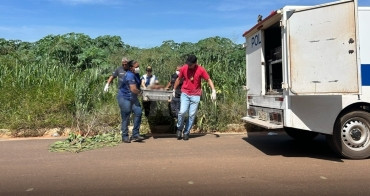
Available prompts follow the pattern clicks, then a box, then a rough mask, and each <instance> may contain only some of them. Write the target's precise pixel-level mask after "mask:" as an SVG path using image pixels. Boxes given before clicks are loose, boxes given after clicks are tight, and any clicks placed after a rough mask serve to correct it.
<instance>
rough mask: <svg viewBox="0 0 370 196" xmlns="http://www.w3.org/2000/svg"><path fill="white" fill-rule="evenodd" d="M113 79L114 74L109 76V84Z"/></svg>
mask: <svg viewBox="0 0 370 196" xmlns="http://www.w3.org/2000/svg"><path fill="white" fill-rule="evenodd" d="M113 79H114V77H113V76H109V78H108V81H107V84H110V83H111V82H112V81H113Z"/></svg>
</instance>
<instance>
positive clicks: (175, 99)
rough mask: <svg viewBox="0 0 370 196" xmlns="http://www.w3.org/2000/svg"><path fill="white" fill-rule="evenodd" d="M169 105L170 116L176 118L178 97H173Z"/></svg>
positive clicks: (178, 104) (178, 107) (178, 103)
mask: <svg viewBox="0 0 370 196" xmlns="http://www.w3.org/2000/svg"><path fill="white" fill-rule="evenodd" d="M169 106H170V107H169V109H170V114H171V116H172V117H174V118H177V116H178V114H179V111H180V98H179V97H173V98H172V100H171V103H170V104H169Z"/></svg>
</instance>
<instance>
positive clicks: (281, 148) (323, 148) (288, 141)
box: [243, 132, 343, 162]
mask: <svg viewBox="0 0 370 196" xmlns="http://www.w3.org/2000/svg"><path fill="white" fill-rule="evenodd" d="M243 140H245V141H246V142H248V143H249V144H251V145H253V146H254V147H256V148H257V149H258V150H260V151H262V152H263V153H265V154H267V155H270V156H275V155H281V156H284V157H311V158H316V159H323V160H329V161H336V162H343V160H342V159H340V157H338V156H337V155H336V154H335V153H334V152H333V151H332V150H331V149H330V147H329V146H328V145H327V143H326V140H325V136H324V135H319V136H317V137H316V138H315V139H314V140H312V141H310V142H299V141H296V140H294V139H293V138H291V137H289V136H288V135H286V134H285V133H284V132H279V133H278V134H277V135H268V132H262V133H258V134H253V133H252V134H248V137H244V138H243Z"/></svg>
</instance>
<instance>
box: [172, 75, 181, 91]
mask: <svg viewBox="0 0 370 196" xmlns="http://www.w3.org/2000/svg"><path fill="white" fill-rule="evenodd" d="M179 83H180V78H177V79H176V81H175V84H174V85H173V89H176V88H177V86H178V85H179Z"/></svg>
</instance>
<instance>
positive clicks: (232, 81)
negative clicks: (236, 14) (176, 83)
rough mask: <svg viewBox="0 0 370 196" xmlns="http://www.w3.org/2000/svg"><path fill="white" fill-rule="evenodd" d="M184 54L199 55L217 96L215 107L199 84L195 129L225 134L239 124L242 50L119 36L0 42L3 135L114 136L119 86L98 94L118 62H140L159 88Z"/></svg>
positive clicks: (227, 43)
mask: <svg viewBox="0 0 370 196" xmlns="http://www.w3.org/2000/svg"><path fill="white" fill-rule="evenodd" d="M188 54H195V55H197V57H198V63H199V64H201V65H202V66H204V67H205V68H206V69H207V70H208V72H209V74H210V76H211V78H212V80H213V82H214V84H215V86H216V89H217V101H216V102H212V101H211V100H210V93H211V92H210V89H209V87H208V85H207V84H206V83H203V84H202V89H203V96H202V99H201V103H200V105H199V106H200V107H199V112H198V115H197V124H196V128H198V129H199V131H201V132H208V131H214V130H218V131H222V130H224V129H225V127H226V125H227V124H231V123H239V122H240V118H241V117H242V116H244V113H245V107H244V105H245V91H243V90H242V86H243V85H244V84H245V60H244V55H245V52H244V50H243V49H242V48H241V45H238V44H234V43H233V42H232V41H231V40H229V39H226V38H221V37H212V38H207V39H204V40H201V41H199V42H198V43H187V42H185V43H175V42H173V41H165V42H163V44H162V45H161V46H159V47H154V48H150V49H140V48H137V47H132V46H129V45H126V44H124V42H123V41H122V40H121V38H120V37H118V36H101V37H97V38H95V39H92V38H90V37H89V36H87V35H84V34H78V33H68V34H64V35H49V36H46V37H44V38H43V39H41V40H39V41H37V42H34V43H29V42H22V41H20V40H5V39H1V38H0V103H1V104H0V128H5V129H11V130H12V131H13V132H14V135H18V134H17V132H20V131H21V130H37V129H40V128H55V127H59V128H66V127H71V128H74V129H75V130H78V131H79V134H77V135H80V137H82V136H81V135H85V137H83V138H84V140H86V138H87V137H88V136H87V135H86V134H88V135H89V136H95V135H99V134H100V133H104V132H106V131H107V130H108V131H111V130H115V131H116V132H117V131H119V126H120V121H121V120H120V113H119V108H118V105H117V101H116V92H117V87H116V85H115V84H114V85H112V88H110V91H109V92H108V93H103V87H104V85H105V83H106V80H107V78H108V77H109V75H110V74H111V73H112V71H113V70H114V69H115V68H117V67H118V66H120V64H121V58H122V56H127V57H129V59H135V60H138V61H139V63H140V65H141V68H142V69H141V70H142V74H144V71H145V67H147V66H149V65H151V66H152V67H153V70H154V74H155V75H156V76H157V77H158V78H159V79H160V83H161V84H162V85H166V84H167V82H168V81H169V79H170V75H171V74H172V73H173V72H174V71H175V68H176V66H177V65H179V64H183V63H184V61H185V59H186V56H187V55H188ZM115 82H117V81H116V80H115ZM144 118H145V117H143V126H146V125H147V124H148V121H147V120H144ZM142 131H148V129H147V128H145V127H143V128H142ZM71 137H72V136H71ZM76 137H77V136H76ZM75 139H77V138H75ZM71 141H75V140H71ZM77 143H78V142H77ZM75 144H76V143H75ZM81 144H82V143H81ZM78 149H79V150H81V149H82V147H81V148H78Z"/></svg>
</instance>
